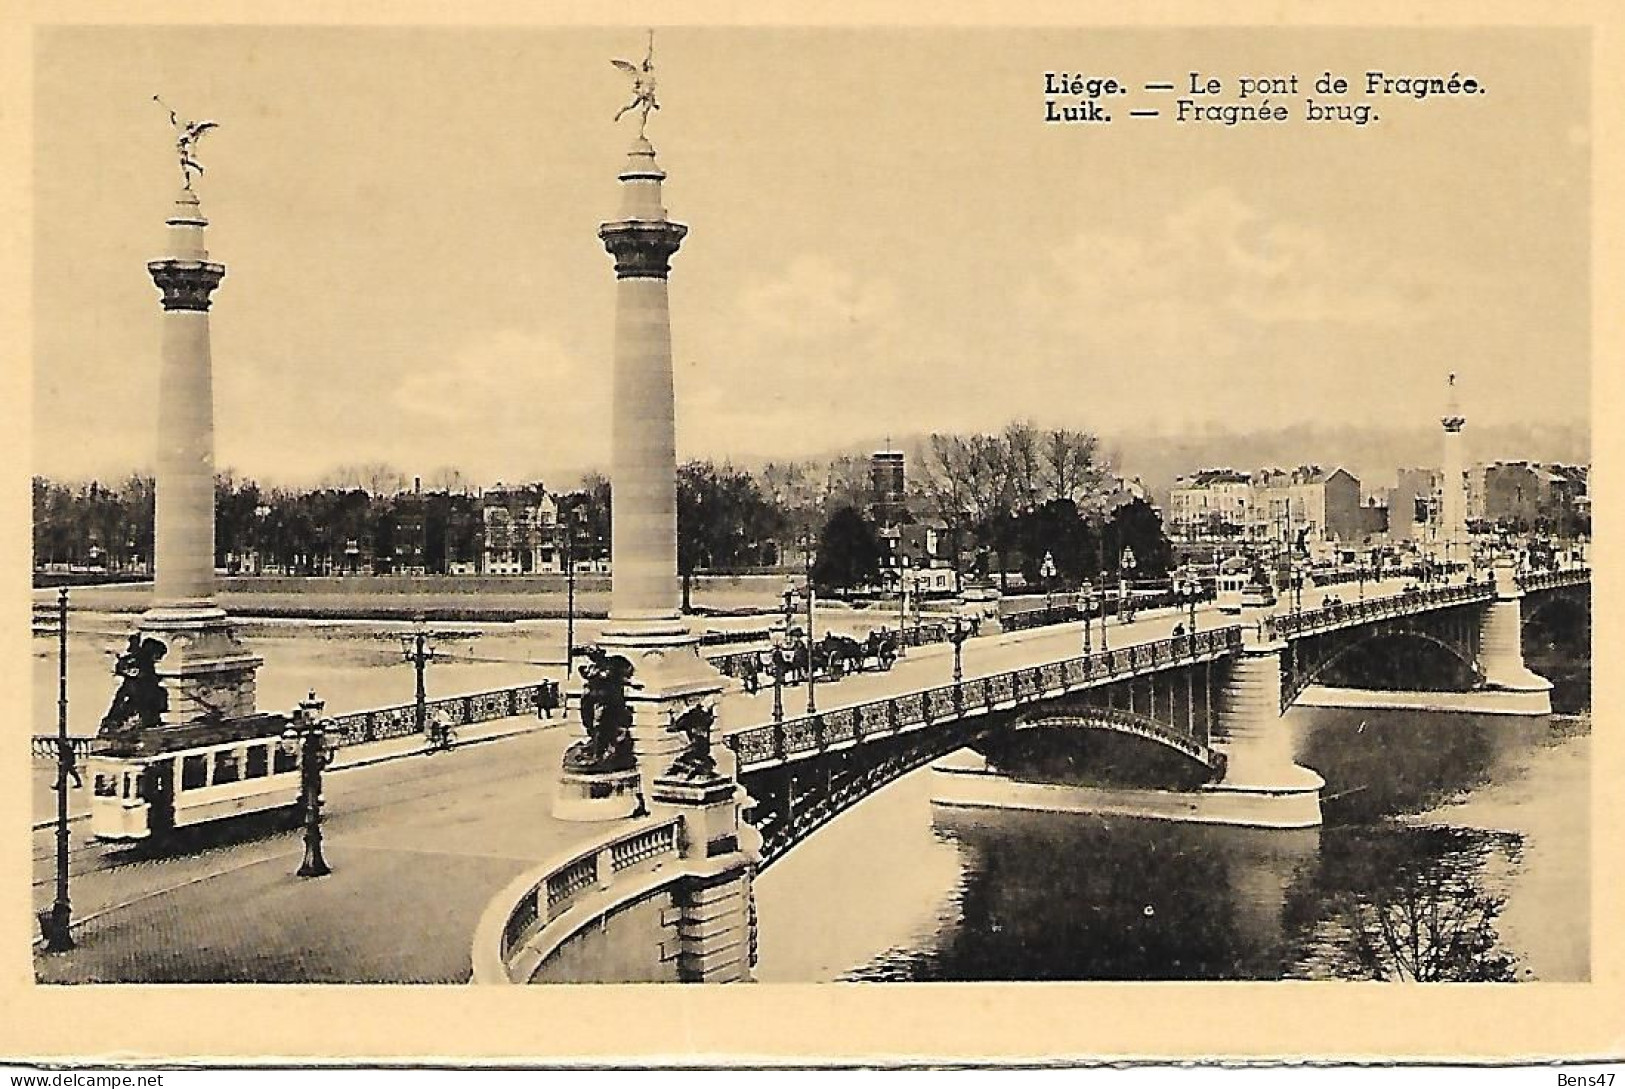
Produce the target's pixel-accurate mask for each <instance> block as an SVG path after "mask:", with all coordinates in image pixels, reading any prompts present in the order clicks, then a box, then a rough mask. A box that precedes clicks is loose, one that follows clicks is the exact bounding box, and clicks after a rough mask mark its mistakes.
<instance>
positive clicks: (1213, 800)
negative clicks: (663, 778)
mask: <svg viewBox="0 0 1625 1089" xmlns="http://www.w3.org/2000/svg"><path fill="white" fill-rule="evenodd" d="M1590 578H1591V575H1590V571H1589V569H1587V568H1571V569H1565V570H1559V571H1552V572H1541V573H1524V574H1521V575H1520V574H1519V573H1518V572H1517V571H1516V570H1515V568H1514V567H1513V566H1512V565H1511V564H1510V563H1507V562H1502V563H1500V564H1498V565H1496V566H1495V567H1494V568H1493V569H1492V570H1491V571H1490V572H1489V573H1488V575H1487V576H1486V577H1476V576H1470V577H1469V579H1468V581H1464V582H1455V583H1449V584H1444V585H1435V586H1430V587H1426V588H1414V589H1402V588H1399V587H1395V586H1392V585H1390V586H1388V587H1386V588H1385V589H1386V590H1387V591H1388V592H1384V593H1381V594H1373V595H1370V596H1368V597H1367V598H1365V599H1364V600H1359V601H1354V602H1346V603H1345V602H1342V601H1340V600H1339V599H1337V598H1335V597H1333V598H1332V600H1329V601H1327V600H1324V599H1325V597H1327V596H1328V595H1325V594H1320V595H1319V596H1320V597H1321V598H1322V600H1321V601H1319V602H1316V603H1314V604H1312V605H1311V607H1309V608H1306V609H1300V610H1294V611H1285V612H1279V613H1273V614H1270V613H1264V612H1262V611H1251V610H1250V611H1248V612H1247V613H1244V614H1243V615H1242V616H1241V617H1240V618H1239V620H1238V622H1231V623H1223V624H1221V625H1219V626H1215V627H1209V628H1206V629H1205V630H1200V631H1195V632H1190V633H1185V634H1179V635H1173V636H1162V637H1151V638H1146V637H1144V633H1147V632H1149V631H1150V630H1151V629H1150V626H1149V625H1150V624H1153V623H1154V624H1156V625H1158V626H1162V625H1167V624H1168V622H1169V619H1170V617H1169V616H1167V615H1164V616H1162V617H1159V618H1155V619H1152V620H1143V621H1142V622H1140V623H1138V624H1135V625H1132V626H1129V627H1125V628H1119V629H1116V630H1117V632H1118V633H1119V634H1118V635H1117V636H1116V640H1114V641H1120V640H1122V639H1124V638H1125V637H1127V638H1129V639H1131V640H1132V641H1130V642H1127V643H1126V644H1124V643H1120V644H1119V645H1117V646H1114V647H1112V648H1110V649H1105V650H1098V651H1094V652H1092V653H1083V654H1056V653H1054V648H1055V647H1057V646H1058V645H1060V644H1059V641H1060V640H1062V639H1065V640H1067V641H1068V642H1070V641H1071V640H1072V639H1074V638H1075V637H1076V635H1077V633H1078V632H1079V631H1080V630H1081V625H1079V624H1067V625H1058V626H1056V627H1055V628H1054V629H1053V630H1052V631H1049V632H1044V633H1042V634H1036V633H1035V636H1034V637H1033V638H1031V639H1024V638H1023V635H1014V636H1011V635H1006V636H1003V637H1000V638H998V639H996V640H993V641H992V645H996V646H997V647H998V648H999V650H1000V651H1001V652H1002V654H1003V656H1004V657H1006V658H1008V657H1009V656H1011V655H1013V656H1014V657H1015V658H1017V659H1018V664H1016V665H1014V666H1013V667H1011V668H1003V669H992V670H990V671H983V672H977V673H973V675H970V676H959V673H960V670H959V668H958V661H957V657H956V661H955V665H956V668H955V671H954V672H955V676H954V679H952V680H950V681H948V682H947V683H924V684H922V683H919V680H918V679H917V678H918V677H919V676H920V673H921V672H924V671H925V670H924V667H925V666H926V664H927V663H925V662H914V663H912V664H911V666H910V669H912V670H914V671H915V672H913V673H911V672H910V669H902V668H900V669H898V670H896V671H894V673H893V674H891V675H870V676H869V678H868V680H867V684H868V686H869V687H870V688H871V689H873V688H882V689H886V690H885V691H884V692H881V693H876V694H873V695H869V696H868V697H867V698H857V699H850V698H848V699H846V700H845V701H844V702H841V703H839V704H838V705H836V706H831V707H829V708H828V709H823V710H818V711H812V712H808V713H802V714H794V715H787V716H783V717H780V718H777V719H774V720H770V721H762V720H761V719H762V711H763V709H764V706H765V704H764V700H763V697H761V696H755V697H747V696H746V695H745V694H744V693H739V692H735V693H732V694H729V695H727V696H726V697H725V698H724V699H723V700H722V701H721V708H720V710H721V714H720V719H721V722H722V733H723V736H722V738H721V746H722V747H723V748H724V749H725V752H726V755H727V756H728V757H731V761H728V760H724V761H723V763H724V765H725V766H724V771H725V772H727V773H728V774H727V776H726V778H727V779H729V780H731V782H733V783H736V784H738V786H739V787H742V788H743V796H741V795H740V794H739V793H738V792H735V791H722V792H719V793H718V794H717V795H716V800H714V801H713V802H711V803H709V804H707V805H703V806H700V807H698V810H697V811H694V812H691V814H689V815H685V817H684V820H685V821H688V820H689V819H690V816H692V817H693V827H692V828H686V827H685V828H673V827H668V825H669V823H670V814H669V813H668V812H665V811H663V809H661V808H660V807H658V806H657V812H656V814H655V816H653V817H649V818H644V819H642V820H634V821H631V822H621V823H619V824H618V825H616V826H615V828H614V829H613V830H612V831H610V832H609V833H608V834H607V835H606V837H605V842H604V843H603V844H601V845H600V846H599V847H598V849H596V850H592V851H585V852H583V851H580V850H578V851H577V852H576V853H575V855H574V856H572V857H571V858H570V859H568V860H565V861H564V862H562V863H561V864H560V866H558V867H553V868H551V869H550V868H548V867H543V868H541V869H538V870H537V871H535V872H533V873H530V874H528V875H526V876H525V877H524V878H522V879H521V880H520V881H518V882H516V884H515V885H514V886H513V887H512V888H511V889H510V890H508V891H507V892H505V893H504V895H502V896H499V897H498V898H497V899H496V900H494V901H493V902H492V905H491V907H490V909H488V911H487V915H486V917H485V920H484V921H483V922H482V925H481V932H480V934H479V935H477V936H476V940H475V948H474V963H475V971H474V977H475V980H476V981H481V982H510V981H521V980H537V981H540V980H557V979H584V978H605V977H603V976H602V975H601V974H600V975H594V974H593V973H592V972H591V971H590V970H588V968H586V967H585V966H584V958H590V957H593V956H596V955H597V954H592V953H590V951H589V949H588V947H587V946H590V947H591V948H592V949H596V950H597V951H598V953H599V954H604V955H608V951H609V950H610V949H611V948H612V944H613V943H608V942H607V939H606V938H605V934H606V932H607V930H609V929H613V928H611V927H609V920H611V919H613V918H616V917H618V916H620V915H622V914H625V915H626V916H627V918H629V919H637V920H641V921H639V922H636V923H635V924H634V925H633V927H632V929H633V930H635V931H638V932H640V933H644V934H645V935H656V936H657V937H655V938H652V939H651V940H654V941H656V945H657V947H658V948H659V949H661V950H678V949H681V950H689V951H690V952H685V953H683V954H682V955H680V956H675V955H674V956H675V959H674V964H677V965H678V966H679V967H677V968H674V969H673V974H671V975H661V974H660V972H659V970H658V967H654V968H647V969H645V970H644V973H643V974H634V975H631V976H628V977H627V978H633V979H643V978H649V979H657V978H679V979H696V980H702V979H727V978H748V963H749V961H748V958H747V951H748V950H749V949H753V948H754V926H755V923H754V914H753V913H752V912H751V911H750V908H749V905H750V897H749V893H748V881H747V882H745V886H741V884H740V883H738V882H737V880H736V881H735V882H734V883H733V884H731V885H730V884H727V883H718V882H717V881H715V880H713V879H712V878H713V874H714V873H715V872H716V867H715V862H714V859H713V857H712V856H714V855H715V853H716V852H712V851H707V850H705V849H703V845H704V844H706V843H707V842H710V843H716V842H719V840H717V839H716V838H715V837H716V834H717V833H716V828H717V825H718V821H719V819H720V820H721V821H722V823H723V824H728V823H729V822H728V819H727V817H728V816H731V817H732V827H733V828H735V829H736V830H737V838H733V837H728V836H725V837H724V839H726V843H727V846H728V848H729V849H731V850H738V849H740V848H743V849H745V850H746V851H747V852H749V853H752V854H754V856H755V861H754V864H753V867H752V873H759V872H761V871H762V870H763V869H765V868H767V867H768V866H771V865H772V864H773V863H775V862H776V861H777V860H778V859H780V858H783V857H784V856H785V855H786V854H787V853H788V852H789V851H790V850H791V849H793V848H794V847H795V846H796V845H797V844H798V843H800V842H802V841H803V840H805V839H806V838H807V837H808V836H810V835H812V834H813V833H814V832H816V831H817V830H818V829H819V828H820V827H822V826H824V825H825V824H827V823H828V822H829V821H830V820H831V819H833V818H834V817H835V816H837V815H838V814H840V813H841V812H843V811H845V810H847V809H849V808H851V807H852V806H854V805H856V804H858V803H859V802H861V801H862V800H863V799H864V798H866V797H868V796H870V795H871V794H873V793H874V792H875V791H877V790H879V789H881V788H882V787H884V786H885V785H887V784H888V783H890V782H892V781H894V780H896V779H898V778H899V777H901V776H903V775H906V774H908V773H909V772H911V771H914V770H916V769H918V768H921V767H923V766H925V765H928V764H933V762H936V771H937V772H939V773H940V774H939V783H938V787H937V790H936V791H935V792H934V793H935V794H936V795H937V796H939V800H941V801H944V802H947V803H949V804H955V803H957V804H969V805H983V804H988V805H1015V806H1017V807H1031V808H1050V807H1052V805H1051V797H1052V795H1051V793H1050V792H1051V791H1053V790H1054V789H1055V787H1054V785H1053V784H1051V783H1046V782H1043V781H1035V780H1029V779H1024V778H1023V770H1024V769H1023V767H1022V766H1021V758H1020V754H1019V752H1018V751H1017V750H1018V749H1019V746H1013V745H1012V744H1011V741H1012V739H1017V738H1021V737H1023V736H1025V735H1034V736H1037V735H1043V736H1045V737H1047V738H1049V739H1050V740H1051V743H1052V744H1056V745H1064V744H1066V739H1067V738H1069V737H1075V738H1079V739H1082V738H1086V737H1090V736H1100V735H1109V736H1115V737H1119V738H1128V739H1131V742H1130V745H1131V746H1137V747H1139V748H1140V749H1142V750H1146V751H1151V752H1156V753H1160V754H1163V755H1164V756H1165V757H1166V760H1164V761H1163V762H1162V764H1161V765H1159V767H1160V768H1161V771H1162V773H1163V774H1164V775H1165V780H1164V781H1162V782H1156V783H1152V784H1149V785H1144V784H1142V785H1141V786H1139V787H1130V788H1124V789H1120V790H1116V791H1114V792H1111V793H1110V794H1109V795H1108V794H1107V793H1105V792H1101V793H1100V797H1101V798H1102V799H1104V800H1106V804H1107V806H1108V808H1109V806H1111V805H1117V806H1120V807H1122V808H1117V809H1115V810H1111V811H1116V812H1131V813H1135V814H1138V815H1143V816H1150V817H1161V818H1166V819H1178V820H1190V821H1206V822H1212V823H1223V824H1236V825H1252V826H1261V827H1273V828H1301V827H1310V826H1314V825H1318V824H1319V823H1320V791H1321V788H1322V787H1323V786H1324V782H1323V780H1322V779H1321V778H1320V776H1319V775H1318V774H1316V773H1315V772H1314V771H1313V770H1311V769H1308V768H1304V767H1301V766H1299V765H1298V764H1296V763H1295V762H1294V759H1293V751H1292V738H1291V731H1290V729H1289V728H1288V727H1287V726H1286V725H1285V724H1284V723H1283V721H1282V716H1283V715H1284V714H1285V712H1286V711H1287V710H1288V709H1289V708H1290V707H1292V706H1293V705H1294V704H1295V703H1298V702H1302V701H1305V700H1306V698H1307V694H1309V693H1312V692H1316V691H1323V692H1334V693H1343V692H1351V691H1352V692H1354V693H1355V694H1356V695H1357V696H1358V697H1359V698H1360V699H1364V700H1369V701H1371V702H1365V703H1359V704H1358V705H1360V706H1387V707H1431V706H1436V705H1437V700H1438V699H1440V698H1444V697H1448V698H1449V699H1451V700H1454V701H1455V702H1454V703H1453V704H1451V706H1454V707H1455V708H1457V709H1460V710H1463V711H1472V712H1475V713H1491V714H1513V715H1539V714H1545V713H1548V712H1549V711H1550V696H1549V691H1550V688H1551V686H1550V684H1549V683H1548V682H1546V681H1545V680H1544V679H1542V678H1541V677H1539V676H1537V675H1535V674H1534V673H1532V672H1531V671H1530V670H1529V669H1528V668H1527V667H1526V666H1525V664H1524V661H1523V654H1522V648H1521V642H1520V633H1521V631H1522V628H1523V626H1524V623H1525V620H1526V614H1525V609H1524V605H1525V602H1526V601H1527V602H1529V603H1530V605H1531V607H1530V609H1529V611H1528V612H1529V615H1532V614H1533V613H1534V612H1535V611H1537V610H1538V609H1539V608H1540V607H1541V606H1542V605H1543V604H1544V602H1545V601H1546V600H1547V599H1552V598H1555V597H1557V596H1559V595H1563V594H1567V595H1571V596H1572V595H1576V594H1580V595H1583V594H1585V593H1587V592H1588V591H1589V587H1590ZM1209 615H1211V614H1209ZM1023 634H1025V633H1023ZM975 642H979V643H983V642H988V641H987V640H976V641H975ZM979 656H981V657H986V658H992V657H994V656H993V655H992V654H989V653H987V652H985V651H984V652H982V653H981V655H979ZM944 665H945V663H944V662H943V661H942V660H941V657H940V653H939V657H938V659H937V660H936V662H935V663H934V664H933V667H932V671H933V672H939V673H940V672H941V671H942V669H943V667H944ZM1332 681H1335V682H1336V683H1337V684H1339V685H1343V686H1348V687H1346V688H1325V687H1324V685H1325V684H1326V683H1327V682H1332ZM849 685H852V686H853V687H848V686H849ZM833 692H835V693H837V694H840V695H842V696H845V695H847V693H849V692H850V693H853V694H856V692H857V686H856V685H855V684H854V682H852V681H848V682H843V683H842V684H841V685H840V686H836V687H835V688H834V689H833ZM825 698H826V699H828V698H829V692H828V690H826V696H825ZM1320 705H1325V701H1324V700H1322V701H1320ZM950 754H953V755H952V756H950ZM944 757H948V758H949V759H947V760H944V759H943V758H944ZM729 763H731V767H729V766H726V765H728V764H729ZM655 800H656V801H657V802H658V801H659V798H658V797H656V798H655ZM1058 807H1059V808H1065V807H1066V806H1058ZM722 810H731V813H729V814H726V815H724V814H722V813H721V811H722ZM740 818H742V820H741V819H740ZM662 822H665V823H662ZM662 870H663V871H664V872H663V873H662ZM623 874H624V876H623ZM660 889H663V890H664V893H662V894H661V895H665V896H666V897H667V898H666V899H664V900H661V899H659V896H657V895H656V892H655V890H660ZM707 890H710V891H707ZM741 893H743V895H741ZM708 897H715V898H716V899H708ZM594 922H596V923H597V924H598V925H597V926H589V925H588V924H589V923H594ZM583 942H585V943H587V945H583ZM692 950H698V952H692ZM627 955H628V951H627V950H626V949H624V948H620V947H615V956H616V958H617V960H618V961H623V962H624V959H625V957H626V956H627ZM707 958H710V959H707ZM657 959H659V958H657ZM717 965H721V974H717V972H716V971H713V968H714V966H717ZM621 974H623V975H624V974H625V973H624V972H623V973H621Z"/></svg>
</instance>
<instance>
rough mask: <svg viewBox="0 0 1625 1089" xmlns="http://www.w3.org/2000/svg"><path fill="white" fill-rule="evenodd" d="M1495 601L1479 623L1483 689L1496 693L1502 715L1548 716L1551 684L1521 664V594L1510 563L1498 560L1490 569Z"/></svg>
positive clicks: (1485, 611)
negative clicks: (1493, 581)
mask: <svg viewBox="0 0 1625 1089" xmlns="http://www.w3.org/2000/svg"><path fill="white" fill-rule="evenodd" d="M1492 572H1493V575H1494V579H1495V600H1494V601H1492V602H1490V603H1489V605H1488V606H1486V607H1485V609H1484V615H1483V617H1482V618H1481V619H1480V621H1479V651H1478V653H1479V666H1480V667H1481V668H1482V669H1483V671H1484V687H1485V689H1486V690H1487V691H1489V692H1492V693H1495V695H1496V705H1497V710H1498V711H1499V713H1501V714H1514V715H1549V714H1551V713H1552V696H1551V692H1552V682H1550V681H1548V680H1547V679H1546V678H1545V677H1542V676H1540V675H1539V674H1537V673H1534V672H1533V671H1531V670H1530V669H1529V667H1528V666H1526V665H1525V664H1524V661H1523V591H1522V590H1521V589H1520V588H1519V586H1518V577H1517V576H1518V573H1517V568H1516V567H1515V566H1514V564H1513V563H1512V561H1511V560H1506V559H1502V560H1497V561H1496V562H1495V566H1494V567H1493V568H1492Z"/></svg>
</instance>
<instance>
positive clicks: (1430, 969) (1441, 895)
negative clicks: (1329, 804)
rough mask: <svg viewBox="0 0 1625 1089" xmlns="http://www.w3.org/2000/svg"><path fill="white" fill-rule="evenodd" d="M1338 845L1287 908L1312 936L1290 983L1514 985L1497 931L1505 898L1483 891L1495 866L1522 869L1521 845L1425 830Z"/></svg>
mask: <svg viewBox="0 0 1625 1089" xmlns="http://www.w3.org/2000/svg"><path fill="white" fill-rule="evenodd" d="M1334 838H1335V840H1337V841H1339V842H1336V843H1335V844H1329V845H1328V847H1331V848H1333V849H1329V850H1326V851H1325V852H1323V855H1322V865H1321V866H1320V870H1319V873H1318V874H1317V875H1316V880H1315V881H1314V883H1313V885H1312V886H1310V887H1307V888H1305V889H1302V890H1299V892H1298V895H1297V896H1295V897H1294V898H1293V899H1295V900H1299V901H1300V902H1299V903H1294V904H1292V906H1291V907H1290V908H1289V911H1290V912H1291V914H1293V915H1294V916H1297V917H1298V919H1299V920H1301V921H1300V922H1299V923H1298V924H1297V925H1299V926H1302V927H1303V928H1304V929H1305V931H1306V933H1305V938H1304V942H1303V949H1302V952H1301V954H1300V956H1299V957H1298V958H1297V962H1296V963H1295V964H1293V965H1291V966H1290V971H1289V972H1288V973H1287V974H1288V975H1291V976H1294V977H1298V978H1308V979H1326V978H1336V979H1370V980H1380V981H1404V982H1413V983H1435V982H1448V983H1465V982H1475V983H1492V982H1496V983H1498V982H1511V981H1512V980H1514V979H1515V978H1517V958H1516V957H1515V956H1514V955H1513V954H1512V953H1511V952H1510V951H1508V950H1507V949H1505V948H1504V947H1503V946H1502V944H1501V938H1500V935H1499V934H1498V933H1497V930H1496V920H1497V918H1498V916H1499V915H1500V914H1501V909H1502V908H1503V906H1504V905H1505V903H1506V900H1505V897H1503V896H1500V895H1495V894H1492V893H1491V892H1490V891H1488V890H1487V889H1486V888H1485V884H1486V876H1487V871H1488V869H1489V864H1490V863H1492V862H1493V861H1494V860H1495V856H1497V855H1500V856H1502V857H1503V858H1504V859H1506V860H1508V861H1511V862H1513V863H1514V864H1515V863H1516V862H1517V861H1518V854H1519V852H1520V848H1521V844H1522V839H1521V837H1520V836H1517V835H1514V834H1511V833H1489V832H1481V831H1469V830H1464V829H1455V828H1440V827H1425V828H1408V829H1402V830H1381V831H1375V832H1373V831H1371V830H1366V831H1365V832H1363V833H1357V832H1346V833H1344V834H1342V835H1339V836H1337V837H1334ZM1302 901H1307V902H1302Z"/></svg>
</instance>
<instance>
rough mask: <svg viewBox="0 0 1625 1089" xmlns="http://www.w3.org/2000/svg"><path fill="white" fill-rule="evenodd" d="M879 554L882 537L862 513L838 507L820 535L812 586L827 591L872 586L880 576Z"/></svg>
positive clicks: (847, 507)
mask: <svg viewBox="0 0 1625 1089" xmlns="http://www.w3.org/2000/svg"><path fill="white" fill-rule="evenodd" d="M880 557H881V547H880V538H879V537H878V536H877V535H876V534H875V527H874V525H873V524H872V523H871V522H870V521H869V519H868V518H866V517H864V515H863V512H862V511H860V510H858V508H856V507H853V506H843V507H837V508H836V510H835V512H834V513H833V514H831V515H830V516H829V521H828V522H826V523H824V530H823V532H822V533H821V534H820V535H819V538H818V556H817V558H816V560H815V561H814V563H813V569H812V582H813V586H815V587H816V588H817V589H819V590H823V591H826V592H828V591H833V590H850V589H855V588H857V587H860V586H872V585H874V583H875V581H876V580H877V579H878V578H879V577H880Z"/></svg>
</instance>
